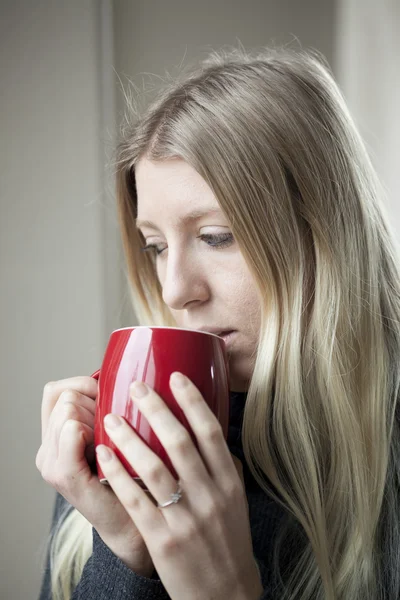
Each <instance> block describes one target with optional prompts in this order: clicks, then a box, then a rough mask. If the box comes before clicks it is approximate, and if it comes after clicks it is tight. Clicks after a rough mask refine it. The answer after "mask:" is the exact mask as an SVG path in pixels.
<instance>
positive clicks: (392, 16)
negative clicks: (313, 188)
mask: <svg viewBox="0 0 400 600" xmlns="http://www.w3.org/2000/svg"><path fill="white" fill-rule="evenodd" d="M337 6H338V8H337V27H336V35H335V52H334V55H335V58H334V59H335V64H336V69H337V76H338V80H339V82H340V84H341V87H342V89H343V92H344V94H345V96H346V99H347V102H348V104H349V107H350V110H351V112H352V114H353V116H354V117H355V119H356V122H357V124H358V126H359V129H360V131H361V133H362V135H363V137H364V139H365V141H366V143H367V147H368V150H369V153H370V155H371V158H372V160H373V163H374V165H375V168H376V169H377V171H378V173H379V176H380V178H381V180H382V182H383V183H384V185H385V187H386V190H387V208H388V211H389V213H390V215H391V219H393V221H392V223H393V228H394V229H395V231H396V232H397V233H398V234H400V206H399V202H398V197H399V191H398V189H399V183H398V175H399V168H400V143H399V140H400V109H399V107H400V65H399V60H400V36H399V31H400V2H398V0H380V2H376V1H375V0H338V5H337ZM398 237H399V239H400V235H398Z"/></svg>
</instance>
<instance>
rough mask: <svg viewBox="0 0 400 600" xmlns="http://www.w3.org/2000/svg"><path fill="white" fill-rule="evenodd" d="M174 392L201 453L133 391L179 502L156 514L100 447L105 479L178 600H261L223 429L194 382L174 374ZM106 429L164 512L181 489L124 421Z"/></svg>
mask: <svg viewBox="0 0 400 600" xmlns="http://www.w3.org/2000/svg"><path fill="white" fill-rule="evenodd" d="M170 385H171V390H172V392H173V394H174V397H175V398H176V400H177V402H178V404H179V406H180V407H181V409H182V410H183V412H184V413H185V416H186V418H187V420H188V422H189V424H190V426H191V428H192V430H193V432H194V434H195V436H196V440H197V443H198V446H199V450H197V449H196V447H195V445H194V444H193V441H192V439H191V437H190V435H189V433H188V432H187V431H186V429H185V428H184V427H183V426H182V425H181V423H180V422H179V421H178V420H177V419H176V418H175V417H174V415H173V414H172V413H171V411H170V410H169V409H168V408H167V406H166V405H165V403H164V402H163V400H162V399H161V398H160V397H159V396H158V395H157V394H156V393H155V392H154V391H153V390H152V389H150V388H149V387H148V386H146V385H145V384H137V383H135V384H133V386H132V392H133V395H132V398H133V400H134V401H135V403H136V405H137V407H138V408H139V410H140V411H141V412H142V414H143V415H144V416H145V418H146V419H147V420H148V421H149V424H150V426H151V427H152V429H153V430H154V432H155V434H156V435H157V437H158V438H159V440H160V442H161V443H162V445H163V446H164V448H165V450H166V452H167V454H168V455H169V457H170V459H171V461H172V463H173V465H174V468H175V470H176V472H177V473H178V475H179V484H180V487H181V489H182V498H181V499H180V500H179V502H177V503H176V504H172V505H170V506H168V507H166V508H164V509H160V508H157V507H156V506H155V505H154V504H153V503H152V502H151V501H150V499H149V498H148V497H147V496H146V494H145V493H144V492H143V490H142V489H141V488H140V487H139V486H138V485H137V484H136V483H135V482H134V481H133V480H132V479H131V477H130V476H129V475H128V473H127V471H126V470H125V469H124V467H123V466H122V464H121V462H120V461H119V460H118V458H117V457H116V455H115V454H114V453H113V452H112V451H111V450H110V449H109V448H106V447H105V446H98V448H97V452H98V458H99V460H100V462H101V465H102V469H103V471H104V474H105V476H106V477H107V479H108V481H109V483H110V485H111V487H112V488H113V490H114V491H115V493H116V495H117V496H118V498H119V500H120V501H121V503H122V505H123V506H124V507H125V509H126V511H127V512H128V513H129V515H130V516H131V518H132V521H133V522H134V523H135V524H136V526H137V528H138V530H139V531H140V533H141V535H142V536H143V539H144V541H145V543H146V546H147V548H148V550H149V552H150V555H151V557H152V559H153V563H154V566H155V568H156V570H157V572H158V575H159V576H160V578H161V580H162V582H163V584H164V586H165V588H166V590H167V592H168V593H169V595H170V596H171V598H173V600H194V599H198V598H200V597H201V598H202V600H208V599H209V600H211V599H214V598H218V600H239V599H240V600H245V599H246V600H258V598H259V597H260V596H261V594H262V586H261V582H260V576H259V571H258V567H257V565H256V562H255V559H254V557H253V551H252V541H251V534H250V525H249V518H248V507H247V501H246V495H245V491H244V488H243V485H242V482H241V479H240V476H239V474H238V471H237V468H236V466H235V464H234V462H233V460H232V456H231V454H230V452H229V449H228V447H227V445H226V442H225V440H224V437H223V433H222V430H221V427H220V425H219V423H218V421H217V419H216V417H215V416H214V415H213V413H212V412H211V410H210V409H209V407H208V406H207V404H206V402H205V401H204V399H203V397H202V396H201V394H200V392H199V391H198V390H197V388H196V387H195V386H194V385H193V383H192V382H191V381H190V380H189V379H187V378H186V377H184V376H183V375H180V374H178V375H177V374H174V375H172V377H171V381H170ZM105 424H106V428H107V433H108V435H109V436H110V438H111V439H112V441H113V442H114V443H115V444H116V446H118V448H119V449H120V450H121V452H122V453H123V454H124V456H125V457H126V458H127V460H128V461H129V462H130V463H131V465H132V467H133V468H134V469H135V471H136V472H137V473H138V474H139V476H140V477H141V478H142V480H143V481H144V483H145V484H146V486H147V487H148V489H149V491H150V492H151V494H152V496H153V497H154V498H155V499H156V500H157V502H158V503H160V504H162V503H165V502H166V501H168V500H169V499H170V498H171V494H174V493H175V492H176V491H177V488H178V484H177V482H176V480H175V479H174V477H173V476H172V475H171V473H170V471H169V470H168V469H167V468H166V467H165V465H164V463H163V462H162V461H161V460H160V459H159V458H158V457H157V456H156V455H155V454H154V453H153V452H152V451H151V450H150V449H149V447H148V446H147V445H146V444H145V443H144V442H143V441H142V440H141V439H140V437H139V436H138V435H136V434H135V432H134V431H133V429H132V428H131V427H130V426H129V425H128V424H127V423H126V422H125V421H124V419H122V418H120V417H117V416H116V415H112V416H110V415H108V416H107V417H106V418H105Z"/></svg>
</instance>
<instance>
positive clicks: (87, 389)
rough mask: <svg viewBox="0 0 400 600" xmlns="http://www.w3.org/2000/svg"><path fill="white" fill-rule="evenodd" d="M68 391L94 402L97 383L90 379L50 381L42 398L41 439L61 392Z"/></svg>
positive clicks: (72, 378) (73, 378)
mask: <svg viewBox="0 0 400 600" xmlns="http://www.w3.org/2000/svg"><path fill="white" fill-rule="evenodd" d="M68 389H69V390H75V391H76V392H79V393H80V394H82V395H84V396H86V397H88V398H91V399H92V400H95V399H96V396H97V389H98V383H97V381H96V380H95V379H93V378H92V377H71V378H69V379H61V380H60V381H51V382H49V383H47V384H46V385H45V387H44V390H43V398H42V411H41V416H42V438H43V436H44V434H45V431H46V429H47V425H48V422H49V419H50V416H51V413H52V412H53V409H54V407H55V405H56V403H57V401H58V399H59V397H60V396H61V394H62V392H64V391H66V390H68Z"/></svg>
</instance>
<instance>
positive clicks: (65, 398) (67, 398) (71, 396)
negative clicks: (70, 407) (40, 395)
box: [59, 389, 80, 403]
mask: <svg viewBox="0 0 400 600" xmlns="http://www.w3.org/2000/svg"><path fill="white" fill-rule="evenodd" d="M79 398H80V394H79V393H78V392H77V391H75V390H71V389H67V390H64V391H63V392H61V394H60V398H59V400H60V402H70V403H75V402H78V400H79Z"/></svg>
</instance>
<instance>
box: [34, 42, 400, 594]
mask: <svg viewBox="0 0 400 600" xmlns="http://www.w3.org/2000/svg"><path fill="white" fill-rule="evenodd" d="M117 165H118V169H117V192H118V194H117V195H118V206H119V215H120V224H121V231H122V237H123V242H124V247H125V254H126V260H127V263H128V269H129V277H130V283H131V286H132V297H133V302H134V306H135V309H136V314H137V315H138V317H139V322H140V323H141V324H149V323H151V324H154V325H170V326H179V327H187V328H190V329H205V330H208V331H210V330H211V331H217V332H218V333H220V332H232V333H231V334H230V335H227V334H226V336H225V338H226V343H227V349H228V353H229V361H230V372H231V382H230V387H231V415H230V430H229V437H228V443H225V441H224V439H223V437H222V435H221V432H220V429H219V427H218V424H217V423H216V421H215V419H214V418H213V417H212V415H211V414H210V413H209V411H208V410H207V407H206V405H205V402H204V400H203V398H202V397H201V396H200V394H199V392H198V391H197V390H196V388H195V387H194V386H193V384H192V383H191V382H190V381H189V380H187V379H186V380H185V379H183V380H182V378H181V379H179V377H176V378H173V377H172V378H171V389H172V391H173V393H174V395H175V397H176V398H177V401H178V402H179V403H180V405H181V407H182V409H183V410H184V412H185V413H186V416H187V418H188V420H189V421H190V422H191V424H192V427H193V429H194V431H195V432H196V435H197V436H198V440H199V443H200V448H199V450H196V449H195V447H194V446H193V444H192V443H191V442H190V440H189V439H188V437H187V436H186V435H185V433H184V432H183V431H182V429H181V428H180V426H179V424H178V423H177V422H176V421H175V419H174V418H173V416H172V415H171V413H170V412H169V411H168V410H167V408H166V407H165V405H164V403H163V401H162V398H160V397H158V396H157V394H155V392H154V391H153V390H151V389H150V388H148V387H146V386H145V387H143V386H140V385H139V386H137V388H135V389H133V390H132V394H133V398H134V400H135V402H136V404H137V406H138V408H139V409H140V410H142V411H143V412H144V414H145V415H146V417H147V418H148V419H149V420H150V422H151V424H152V426H153V427H154V429H155V430H156V432H157V434H158V435H159V437H160V439H161V440H162V441H163V443H164V444H165V446H166V448H167V450H168V453H169V454H170V456H171V458H172V460H173V462H174V465H175V467H176V470H177V472H178V474H179V476H180V482H179V483H180V490H179V493H177V494H176V496H174V493H176V492H177V482H176V481H174V480H173V479H172V477H171V475H170V474H169V472H168V471H167V470H166V469H165V467H164V466H163V465H162V464H161V463H160V462H159V461H158V459H157V458H156V457H155V456H154V455H153V453H152V452H150V451H149V450H148V449H147V448H146V447H145V446H144V445H143V444H142V443H141V442H140V440H139V438H137V436H135V434H134V433H133V432H132V431H130V430H129V429H128V428H127V427H126V426H125V425H124V424H123V423H121V421H119V420H118V419H113V418H108V431H109V433H110V436H111V437H112V439H113V440H114V441H115V443H116V444H117V445H119V447H120V448H121V449H122V450H123V451H124V453H125V454H126V456H127V457H128V459H129V460H130V461H131V463H132V465H133V466H134V468H135V469H136V471H138V472H139V473H140V475H141V477H142V478H143V479H144V481H145V482H146V483H147V485H148V488H149V490H150V492H151V496H147V495H146V494H145V493H144V492H143V491H142V490H141V489H140V488H139V487H138V486H137V485H136V484H135V483H134V482H133V481H131V479H130V478H129V477H128V476H127V473H126V471H125V470H124V469H123V467H122V466H121V464H120V463H119V461H118V460H117V458H116V457H115V455H113V454H112V453H111V452H110V451H108V452H107V450H106V449H105V448H104V447H100V448H98V456H99V460H100V461H101V464H102V466H103V468H104V471H105V473H106V475H107V477H108V479H109V481H110V484H111V487H110V488H107V487H105V486H102V485H101V484H100V483H99V481H98V479H97V477H96V475H95V474H93V472H92V470H91V469H90V466H89V463H90V458H91V457H90V456H89V454H90V444H92V443H93V415H94V404H95V398H96V393H97V382H96V381H94V380H92V379H91V378H89V377H75V378H71V379H67V380H63V381H58V382H52V383H50V384H48V385H47V386H46V387H45V390H44V395H43V408H42V423H43V441H42V445H41V447H40V449H39V452H38V455H37V466H38V468H39V470H40V471H41V473H42V475H43V477H44V479H45V480H46V481H47V482H48V483H50V484H51V485H52V486H54V488H55V489H56V490H57V492H58V494H57V502H56V510H55V514H54V522H53V531H52V542H51V547H50V552H49V562H48V566H47V569H46V573H45V577H44V581H43V588H42V593H41V600H47V599H49V598H59V599H61V598H62V599H69V598H73V599H74V600H78V599H82V600H83V599H85V600H88V599H91V598H93V599H96V600H102V599H104V600H105V599H109V598H113V599H118V600H128V599H129V600H131V599H136V598H137V599H145V598H146V599H154V600H163V599H166V598H172V599H173V600H192V599H202V600H203V599H204V600H206V599H207V600H208V599H210V600H211V599H218V600H236V599H238V600H239V599H240V600H258V599H259V598H263V599H264V600H270V599H274V600H276V599H279V600H282V599H288V600H289V599H290V600H298V599H299V600H361V599H362V600H365V599H368V600H389V599H390V600H394V599H395V598H396V599H397V598H398V597H399V595H400V569H399V564H400V525H399V523H400V521H399V517H400V496H399V483H400V431H399V400H398V398H399V378H400V373H399V366H398V365H399V360H400V273H399V268H398V257H399V256H398V248H397V246H396V244H395V239H394V235H393V233H392V231H391V230H390V228H389V225H388V220H387V217H386V216H385V211H384V207H383V203H382V199H381V196H382V193H381V189H380V186H379V184H378V182H377V179H376V176H375V174H374V171H373V168H372V166H371V163H370V161H369V159H368V156H367V154H366V151H365V148H364V145H363V143H362V141H361V139H360V136H359V135H358V133H357V130H356V128H355V126H354V124H353V121H352V119H351V117H350V115H349V112H348V110H347V108H346V105H345V103H344V101H343V98H342V96H341V94H340V92H339V90H338V87H337V86H336V84H335V82H334V80H333V78H332V75H331V74H330V72H329V69H328V67H327V66H326V65H325V64H324V61H323V59H321V58H320V57H319V56H316V55H315V54H310V53H305V52H292V51H289V50H274V51H272V50H271V51H269V50H265V51H263V52H261V53H254V54H251V53H248V54H247V53H244V52H242V51H240V52H239V51H232V52H230V53H224V52H220V53H215V54H213V55H211V56H210V58H209V59H208V60H207V61H206V62H205V63H203V64H202V65H200V67H199V68H198V69H197V70H195V71H193V72H191V73H189V74H188V75H185V76H184V77H182V78H181V80H180V81H178V82H174V83H172V84H171V85H170V86H169V87H167V88H166V90H165V91H164V93H163V94H162V95H160V97H159V98H157V100H156V102H155V103H154V104H153V105H152V106H151V107H150V108H148V109H147V110H146V112H145V114H144V115H143V116H142V118H141V119H139V120H137V121H136V122H135V123H134V124H133V125H131V126H127V127H126V128H125V131H124V138H123V141H122V143H121V145H120V149H119V157H118V163H117ZM141 394H142V395H143V394H146V396H147V397H146V402H143V403H142V402H141ZM171 498H172V499H175V500H178V501H177V502H171V501H170V499H171Z"/></svg>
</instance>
